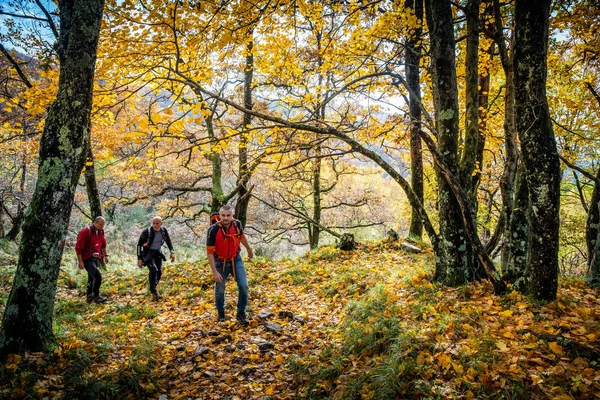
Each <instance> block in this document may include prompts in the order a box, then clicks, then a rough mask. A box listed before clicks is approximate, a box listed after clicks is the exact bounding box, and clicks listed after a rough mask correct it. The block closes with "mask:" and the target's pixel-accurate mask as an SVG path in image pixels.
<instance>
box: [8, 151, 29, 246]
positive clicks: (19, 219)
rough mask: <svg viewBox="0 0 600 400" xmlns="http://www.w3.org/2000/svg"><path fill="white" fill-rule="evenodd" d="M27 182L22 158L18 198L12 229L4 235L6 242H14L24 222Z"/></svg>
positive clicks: (24, 161) (24, 162)
mask: <svg viewBox="0 0 600 400" xmlns="http://www.w3.org/2000/svg"><path fill="white" fill-rule="evenodd" d="M26 180H27V162H26V160H25V157H23V162H22V164H21V184H20V187H19V197H18V198H17V199H16V200H17V212H16V214H15V216H14V218H13V219H12V227H11V228H10V230H9V231H8V232H7V233H6V239H8V240H16V239H17V236H18V235H19V232H21V225H23V221H24V220H25V208H26V207H25V181H26Z"/></svg>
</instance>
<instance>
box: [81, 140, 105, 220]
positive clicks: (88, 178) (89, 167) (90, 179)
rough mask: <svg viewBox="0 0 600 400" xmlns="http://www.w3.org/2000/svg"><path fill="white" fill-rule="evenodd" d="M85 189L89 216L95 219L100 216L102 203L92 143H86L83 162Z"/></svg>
mask: <svg viewBox="0 0 600 400" xmlns="http://www.w3.org/2000/svg"><path fill="white" fill-rule="evenodd" d="M84 176H85V188H86V190H87V196H88V203H89V204H90V213H91V214H90V215H91V216H92V218H96V217H98V216H100V215H102V202H101V201H100V193H99V192H98V183H97V182H96V168H95V167H94V153H92V142H91V141H89V142H88V146H87V156H86V160H85V172H84Z"/></svg>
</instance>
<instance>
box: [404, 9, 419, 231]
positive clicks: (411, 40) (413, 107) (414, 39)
mask: <svg viewBox="0 0 600 400" xmlns="http://www.w3.org/2000/svg"><path fill="white" fill-rule="evenodd" d="M405 7H406V8H411V9H413V12H414V14H415V16H416V17H417V19H418V20H419V21H421V22H420V23H419V25H418V26H417V28H416V29H415V30H414V32H413V33H412V35H410V36H409V37H408V39H407V42H406V55H405V57H404V68H405V70H406V83H407V85H408V87H410V88H411V89H412V90H411V91H410V92H409V109H410V180H411V182H410V184H411V187H412V189H413V192H415V195H416V196H417V198H418V199H419V201H420V202H421V204H424V198H423V154H422V149H423V144H422V142H421V136H420V135H419V131H420V130H421V125H422V122H421V106H420V104H421V83H420V76H421V68H420V62H421V50H422V46H421V40H422V37H421V35H422V34H423V29H422V27H421V26H422V25H421V24H422V21H423V0H407V1H406V2H405ZM408 237H410V238H412V239H417V240H421V238H422V237H423V223H422V222H421V218H420V217H419V213H418V212H417V210H415V209H414V208H413V209H412V212H411V215H410V227H409V229H408Z"/></svg>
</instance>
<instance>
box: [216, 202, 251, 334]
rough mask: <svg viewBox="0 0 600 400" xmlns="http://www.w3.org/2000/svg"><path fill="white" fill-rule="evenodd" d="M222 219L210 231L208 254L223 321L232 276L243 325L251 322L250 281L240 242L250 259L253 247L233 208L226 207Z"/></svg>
mask: <svg viewBox="0 0 600 400" xmlns="http://www.w3.org/2000/svg"><path fill="white" fill-rule="evenodd" d="M219 216H220V218H221V220H220V221H219V222H217V223H215V224H214V225H211V226H210V228H208V235H207V239H206V254H207V258H208V262H209V264H210V268H211V270H212V274H213V279H214V280H215V282H216V285H215V305H216V308H217V313H218V317H217V320H218V321H219V322H222V321H225V282H226V281H227V277H228V276H229V274H231V275H233V278H234V279H235V282H236V283H237V285H238V292H239V293H238V302H237V314H236V319H237V320H238V321H240V322H241V323H242V324H244V325H246V324H248V323H250V321H248V318H246V306H247V305H248V279H247V278H246V270H245V269H244V262H243V261H242V257H241V256H240V243H241V244H243V245H244V247H245V248H246V250H247V251H248V259H252V257H254V253H252V248H250V245H249V244H248V240H246V236H244V229H243V227H242V223H241V222H240V221H238V220H237V219H234V218H233V211H232V207H231V206H229V205H224V206H223V207H221V209H220V210H219Z"/></svg>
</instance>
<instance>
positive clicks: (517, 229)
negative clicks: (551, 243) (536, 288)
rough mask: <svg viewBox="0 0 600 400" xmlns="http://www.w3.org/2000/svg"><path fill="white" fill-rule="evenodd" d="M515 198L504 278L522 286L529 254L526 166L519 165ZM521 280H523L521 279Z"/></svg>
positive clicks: (508, 236)
mask: <svg viewBox="0 0 600 400" xmlns="http://www.w3.org/2000/svg"><path fill="white" fill-rule="evenodd" d="M514 197H515V199H514V204H513V206H512V207H511V210H512V212H511V214H510V221H509V224H510V225H509V227H508V229H507V232H508V233H507V234H506V241H507V242H506V246H505V248H506V253H507V255H506V262H504V263H502V274H503V278H504V280H505V281H507V282H513V283H517V282H519V283H518V286H521V285H522V283H524V282H523V279H524V278H525V275H526V272H527V254H528V250H529V221H528V220H527V211H528V209H529V192H528V189H527V179H525V166H524V165H523V163H521V164H520V165H519V169H518V171H517V177H516V180H515V196H514ZM519 280H521V281H519Z"/></svg>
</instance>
